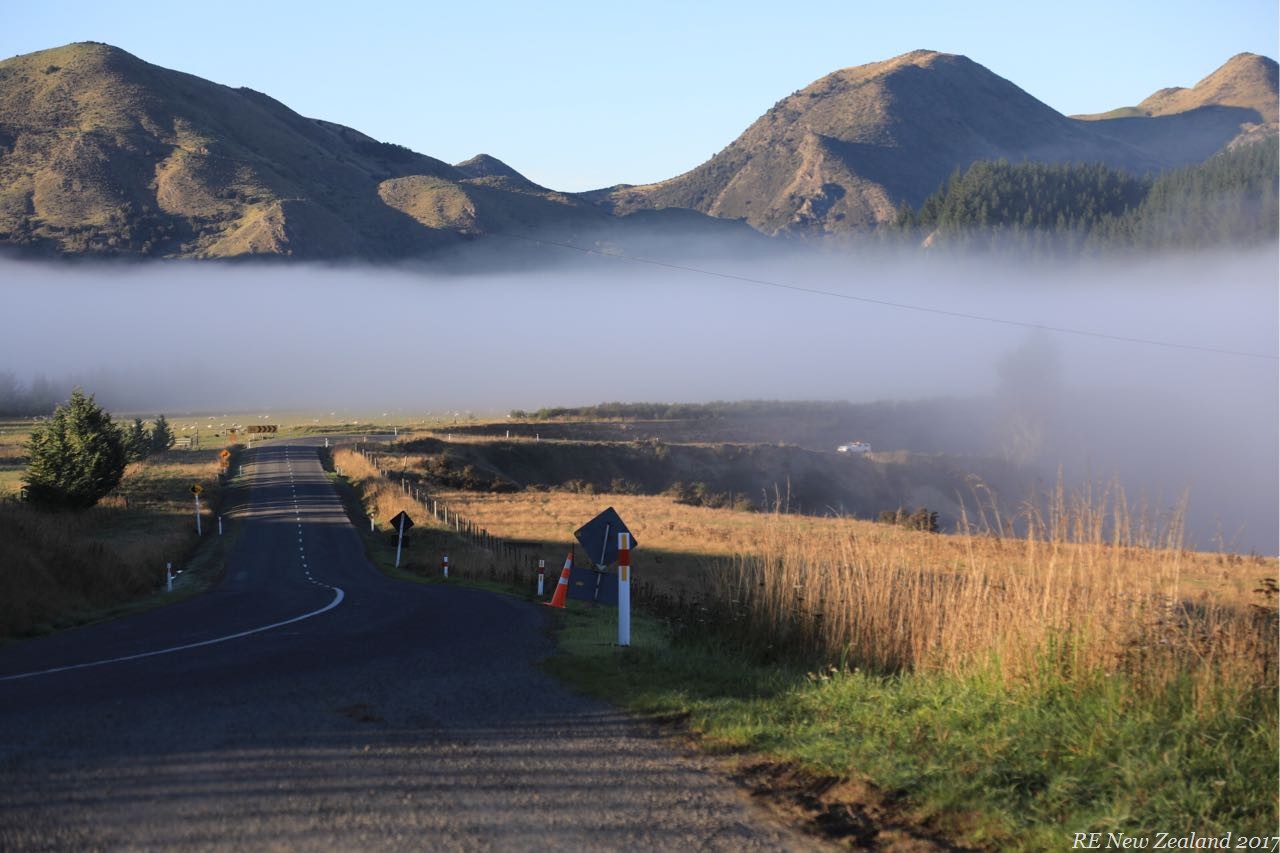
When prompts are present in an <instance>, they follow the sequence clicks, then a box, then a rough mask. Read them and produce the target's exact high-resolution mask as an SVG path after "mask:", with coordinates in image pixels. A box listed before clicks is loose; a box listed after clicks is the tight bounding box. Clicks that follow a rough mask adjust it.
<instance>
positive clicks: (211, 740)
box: [0, 440, 814, 850]
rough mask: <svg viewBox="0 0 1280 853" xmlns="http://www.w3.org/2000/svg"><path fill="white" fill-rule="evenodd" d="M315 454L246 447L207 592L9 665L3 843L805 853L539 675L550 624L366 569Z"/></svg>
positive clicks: (4, 678)
mask: <svg viewBox="0 0 1280 853" xmlns="http://www.w3.org/2000/svg"><path fill="white" fill-rule="evenodd" d="M315 443H316V442H315V441H314V440H313V441H310V442H308V441H282V442H275V443H270V444H267V445H265V446H261V447H259V448H256V449H254V450H252V451H249V452H248V454H247V456H246V461H245V464H246V468H247V472H248V475H249V486H250V491H249V493H248V499H247V500H246V501H245V502H244V504H243V505H242V506H241V507H240V508H239V509H237V510H236V512H235V517H234V518H233V519H231V522H230V523H232V524H236V525H239V526H240V529H239V538H238V541H237V543H236V547H235V548H234V549H233V550H232V552H231V555H230V558H229V560H228V568H227V573H226V576H225V579H224V580H223V582H222V583H221V584H220V585H219V586H218V588H217V589H215V590H214V591H212V592H210V593H208V594H205V595H202V596H199V597H197V598H194V599H191V600H188V601H185V602H182V603H179V604H175V605H171V606H169V607H164V608H161V609H158V610H154V611H151V612H148V613H144V614H140V615H137V616H134V617H130V618H127V619H120V620H117V621H114V622H110V623H105V624H102V625H97V626H92V627H88V628H83V629H79V630H74V631H67V632H64V633H62V634H58V635H54V636H51V637H46V638H42V639H39V640H33V641H29V642H26V643H21V644H16V645H14V646H11V647H8V648H5V649H3V650H0V849H4V850H25V849H58V850H83V849H101V848H109V849H149V850H153V849H158V848H163V849H185V848H201V849H207V848H210V847H214V848H235V849H264V848H269V849H277V850H285V849H335V850H375V849H398V850H420V849H433V850H434V849H467V850H484V849H531V848H533V849H574V850H585V849H633V850H634V849H704V848H705V849H721V850H740V849H752V848H759V849H797V848H806V847H812V846H813V844H814V842H813V841H811V840H810V839H808V838H806V837H803V836H800V835H797V834H794V833H792V832H790V831H789V830H787V829H785V828H783V827H781V826H779V825H776V824H774V823H773V822H771V820H770V819H769V818H768V817H766V816H765V815H764V814H763V813H762V812H761V811H759V810H757V809H756V807H755V806H753V805H752V804H751V803H749V802H748V801H746V800H745V799H744V796H743V795H742V793H741V792H740V791H738V790H737V789H736V788H735V787H734V786H732V785H731V784H730V783H728V782H727V781H725V780H723V779H722V778H720V777H718V776H717V775H716V774H715V773H714V772H711V771H709V770H708V769H706V768H705V767H703V766H701V764H700V762H699V760H698V759H697V758H696V757H694V756H690V755H686V754H683V753H682V752H680V751H679V750H677V749H675V748H674V747H673V746H671V745H670V744H669V743H668V742H665V741H664V740H662V739H661V738H659V737H657V736H656V735H655V734H654V733H652V732H650V731H648V730H647V729H646V727H645V726H643V725H641V724H638V723H637V722H635V721H633V720H631V719H629V718H627V717H626V716H625V715H623V714H620V713H619V712H617V711H616V710H614V709H612V708H611V707H609V706H607V705H605V704H602V703H599V702H596V701H593V700H589V699H586V698H583V697H581V696H578V695H575V694H573V693H572V692H570V691H568V690H567V689H565V688H564V687H562V686H561V685H560V684H559V683H558V682H556V681H555V680H554V679H551V678H550V677H548V676H546V675H544V674H543V673H542V672H541V671H540V670H539V669H538V668H537V667H536V665H535V664H536V662H537V661H538V660H540V659H542V658H544V657H546V656H547V655H549V654H551V653H552V652H553V644H552V641H551V640H550V638H549V636H548V631H547V629H548V625H549V623H548V620H547V617H548V614H547V612H546V611H545V610H543V609H542V608H540V607H538V606H536V605H533V604H529V603H527V602H522V601H518V600H516V599H512V598H506V597H502V596H496V595H491V594H486V593H482V592H479V591H475V590H467V589H461V588H450V587H443V586H420V585H414V584H409V583H404V582H398V581H392V580H390V579H388V578H386V577H384V576H383V575H381V574H379V573H378V572H377V571H376V570H375V569H374V568H373V567H372V566H370V565H369V564H368V562H366V560H365V558H364V555H363V551H362V548H361V543H360V539H359V536H358V535H357V533H356V531H355V530H354V529H353V528H352V527H351V525H350V524H349V523H348V521H347V519H346V517H345V515H344V513H343V511H342V507H341V505H340V504H339V502H338V499H337V496H336V494H335V493H334V491H333V487H332V485H331V484H330V483H329V482H328V481H327V479H326V477H325V475H324V472H323V471H322V469H321V466H320V462H319V457H318V454H317V451H316V448H315V446H314V445H315ZM104 661H105V663H104ZM85 664H88V665H87V666H86V665H85ZM31 673H35V674H31Z"/></svg>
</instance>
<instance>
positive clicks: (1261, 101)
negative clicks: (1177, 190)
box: [1075, 53, 1280, 166]
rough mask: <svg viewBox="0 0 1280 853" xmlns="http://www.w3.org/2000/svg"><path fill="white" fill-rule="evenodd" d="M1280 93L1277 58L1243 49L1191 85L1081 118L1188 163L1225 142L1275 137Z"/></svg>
mask: <svg viewBox="0 0 1280 853" xmlns="http://www.w3.org/2000/svg"><path fill="white" fill-rule="evenodd" d="M1278 93H1280V86H1277V66H1276V62H1275V60H1274V59H1268V58H1267V57H1265V56H1258V55H1257V54H1255V53H1240V54H1236V55H1235V56H1233V57H1231V59H1229V60H1227V63H1226V64H1225V65H1223V66H1222V67H1221V68H1219V69H1218V70H1217V71H1214V72H1213V73H1212V74H1210V75H1209V76H1208V77H1206V78H1204V79H1203V80H1201V81H1200V82H1199V83H1197V84H1196V85H1195V86H1194V87H1192V88H1190V89H1184V88H1180V87H1176V86H1175V87H1173V88H1169V89H1161V90H1160V91H1158V92H1156V93H1155V94H1153V95H1151V96H1150V97H1149V98H1147V99H1146V100H1144V101H1143V102H1142V103H1140V104H1138V105H1137V106H1136V107H1121V108H1120V109H1117V110H1111V111H1110V112H1106V113H1100V114H1097V115H1085V116H1076V117H1075V118H1077V119H1079V120H1082V121H1088V122H1092V123H1093V126H1094V128H1095V129H1096V130H1097V131H1098V132H1099V133H1102V134H1104V135H1106V136H1110V137H1112V138H1114V139H1117V140H1120V141H1123V142H1125V143H1128V144H1130V145H1134V146H1137V147H1139V148H1142V149H1143V150H1145V151H1148V152H1150V153H1151V154H1152V155H1153V156H1155V157H1157V158H1158V159H1160V160H1161V161H1162V163H1164V164H1165V165H1169V166H1182V165H1188V164H1190V163H1194V162H1199V161H1202V160H1205V159H1207V158H1209V157H1211V156H1213V155H1214V154H1216V153H1217V152H1218V151H1221V150H1222V149H1223V148H1224V147H1233V146H1236V145H1241V144H1247V143H1248V142H1252V141H1257V140H1260V139H1265V138H1274V137H1275V136H1276V133H1277V129H1278V125H1277V112H1278V111H1280V108H1278V107H1277V98H1278V97H1280V94H1278Z"/></svg>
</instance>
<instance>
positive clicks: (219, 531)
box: [218, 516, 222, 536]
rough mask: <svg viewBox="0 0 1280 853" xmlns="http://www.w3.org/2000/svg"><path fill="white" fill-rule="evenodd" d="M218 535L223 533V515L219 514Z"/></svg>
mask: <svg viewBox="0 0 1280 853" xmlns="http://www.w3.org/2000/svg"><path fill="white" fill-rule="evenodd" d="M218 535H219V536H221V535H222V516H218Z"/></svg>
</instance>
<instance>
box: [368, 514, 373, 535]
mask: <svg viewBox="0 0 1280 853" xmlns="http://www.w3.org/2000/svg"><path fill="white" fill-rule="evenodd" d="M369 532H370V533H372V532H373V514H372V513H370V514H369Z"/></svg>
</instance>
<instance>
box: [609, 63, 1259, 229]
mask: <svg viewBox="0 0 1280 853" xmlns="http://www.w3.org/2000/svg"><path fill="white" fill-rule="evenodd" d="M1238 59H1239V57H1236V58H1234V59H1233V60H1231V61H1229V62H1228V64H1227V65H1226V66H1223V69H1219V72H1215V74H1217V75H1219V77H1221V76H1222V72H1223V71H1224V69H1228V67H1229V66H1232V63H1235V62H1236V60H1238ZM1237 64H1238V63H1237ZM1272 65H1274V63H1272ZM1226 76H1229V77H1231V78H1232V79H1236V77H1238V76H1239V75H1232V74H1227V75H1226ZM1214 77H1215V75H1210V77H1209V78H1206V80H1210V79H1213V78H1214ZM1254 77H1255V78H1256V77H1257V75H1254ZM1254 88H1257V86H1256V85H1255V86H1254ZM1227 89H1228V87H1227V86H1216V88H1214V89H1213V90H1212V92H1209V93H1207V94H1206V92H1205V91H1204V90H1202V91H1201V93H1200V94H1201V99H1202V100H1204V101H1206V103H1199V104H1197V105H1196V106H1195V108H1193V109H1190V110H1183V111H1181V112H1179V111H1176V110H1174V111H1172V112H1168V113H1165V114H1162V115H1161V116H1159V117H1156V116H1145V115H1144V116H1143V117H1142V119H1141V120H1134V119H1133V117H1132V116H1130V115H1128V114H1126V115H1125V117H1124V118H1122V119H1119V120H1111V121H1100V120H1095V121H1090V120H1087V119H1085V118H1071V117H1068V116H1065V115H1062V114H1061V113H1058V112H1057V111H1056V110H1053V109H1052V108H1051V107H1049V106H1047V105H1046V104H1043V103H1042V102H1040V101H1039V100H1037V99H1035V98H1034V97H1033V96H1031V95H1030V94H1028V93H1026V92H1024V91H1023V90H1022V89H1020V88H1018V87H1017V86H1016V85H1014V84H1013V83H1011V82H1010V81H1008V80H1006V79H1004V78H1002V77H999V76H998V75H996V74H994V73H993V72H991V71H989V70H988V69H986V68H985V67H983V66H981V65H979V64H978V63H976V62H974V61H973V60H971V59H969V58H968V57H966V56H962V55H958V54H946V53H939V52H937V51H931V50H915V51H911V52H909V53H905V54H902V55H900V56H897V57H893V58H892V59H889V60H884V61H881V62H874V63H868V64H866V65H860V66H854V67H851V68H845V69H841V70H839V71H836V72H833V73H831V74H828V75H826V76H825V77H822V78H820V79H818V80H816V81H814V82H813V83H811V84H810V85H808V86H806V87H805V88H803V89H800V90H798V91H796V92H794V93H793V94H792V95H790V96H788V97H786V98H783V99H782V100H780V101H778V102H777V103H776V104H775V105H774V106H773V107H772V108H770V109H769V110H768V111H767V112H766V113H765V114H764V115H763V116H761V117H760V118H759V119H757V120H756V121H755V122H753V123H752V124H751V126H749V127H748V128H747V129H746V130H745V131H744V132H743V133H742V134H741V135H740V136H739V137H738V138H737V139H735V140H733V141H732V142H731V143H730V144H729V145H728V146H726V147H725V148H724V149H722V150H721V151H720V152H719V153H717V154H716V155H714V156H713V157H712V158H711V159H709V160H707V161H706V162H704V163H702V164H701V165H699V166H696V167H695V168H693V169H691V170H689V171H688V172H685V173H683V174H681V175H678V176H676V177H674V178H671V179H668V180H666V181H660V182H657V183H653V184H647V185H640V186H627V185H619V186H616V187H611V188H605V189H603V190H595V191H592V192H589V193H586V194H584V197H586V198H589V199H591V200H592V201H594V202H596V203H597V204H601V205H603V206H605V207H607V208H608V209H610V210H611V211H614V212H622V213H626V212H631V211H634V210H638V209H643V208H658V209H661V208H663V207H688V208H692V209H694V210H699V211H701V212H704V213H708V214H710V215H713V216H722V217H728V218H736V219H741V220H743V221H745V222H747V223H748V224H750V225H752V227H754V228H757V229H758V230H761V231H763V232H764V233H766V234H790V235H800V236H809V235H832V234H837V235H838V234H841V233H847V232H849V231H856V230H862V229H865V228H868V227H875V226H878V225H880V224H883V223H886V222H889V221H891V220H892V218H893V216H894V211H895V208H896V207H898V206H899V205H901V204H903V203H907V204H910V205H913V206H914V205H918V204H920V202H921V201H922V200H923V199H924V197H925V196H926V195H928V194H929V193H931V192H933V191H934V190H935V189H936V188H937V187H938V186H939V185H940V184H941V183H942V182H943V181H944V180H945V179H946V178H947V177H948V176H949V175H950V174H952V173H953V172H955V171H956V170H958V169H963V168H966V167H967V166H969V165H971V164H972V163H974V162H976V161H979V160H995V159H1008V160H1010V161H1014V162H1017V161H1022V160H1030V161H1038V162H1074V161H1079V162H1099V163H1103V164H1105V165H1108V166H1111V167H1114V168H1121V169H1124V170H1126V171H1130V172H1135V173H1143V172H1152V171H1158V170H1161V169H1165V168H1170V167H1174V166H1181V165H1187V164H1189V163H1193V162H1198V161H1200V160H1203V159H1204V158H1206V157H1208V156H1210V155H1212V153H1214V151H1217V150H1220V149H1222V148H1223V147H1224V146H1226V145H1229V144H1230V143H1231V141H1232V140H1233V139H1235V138H1236V137H1237V136H1239V135H1240V134H1241V133H1242V129H1243V128H1245V127H1246V126H1247V125H1248V123H1249V122H1248V119H1249V118H1250V117H1251V116H1250V115H1249V114H1248V108H1247V107H1241V106H1237V105H1236V104H1238V103H1239V102H1241V101H1244V100H1249V101H1251V102H1258V101H1262V100H1265V97H1263V96H1259V95H1258V94H1257V93H1256V92H1253V91H1252V90H1250V91H1248V92H1245V93H1244V96H1242V97H1236V98H1235V100H1233V101H1232V103H1224V104H1217V103H1207V101H1208V100H1210V99H1211V98H1212V97H1213V93H1214V92H1217V93H1222V92H1224V91H1226V90H1227ZM1274 90H1275V83H1274V75H1272V78H1271V82H1270V91H1271V92H1274ZM1170 109H1173V108H1172V107H1171V108H1170ZM1183 137H1188V138H1187V139H1184V138H1183Z"/></svg>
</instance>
